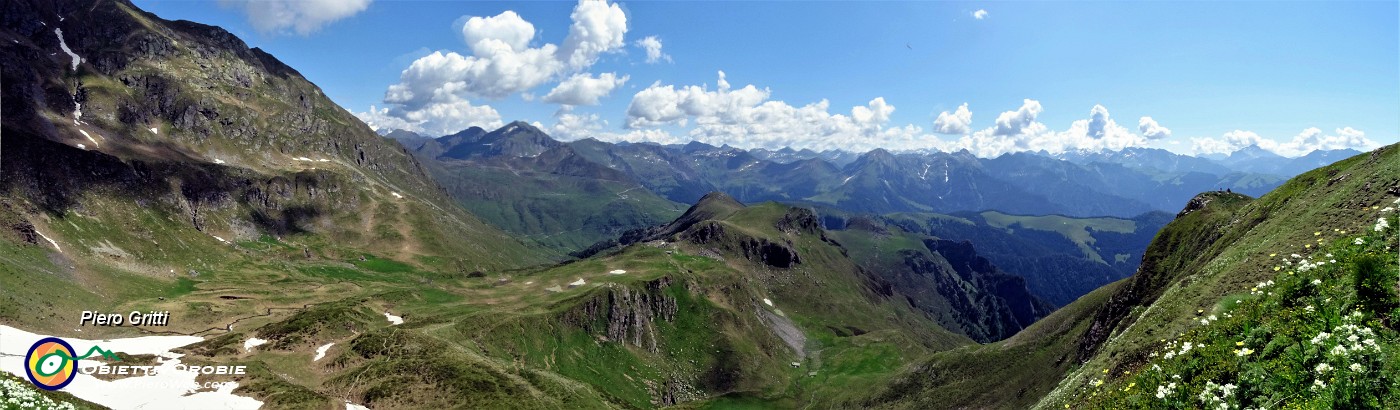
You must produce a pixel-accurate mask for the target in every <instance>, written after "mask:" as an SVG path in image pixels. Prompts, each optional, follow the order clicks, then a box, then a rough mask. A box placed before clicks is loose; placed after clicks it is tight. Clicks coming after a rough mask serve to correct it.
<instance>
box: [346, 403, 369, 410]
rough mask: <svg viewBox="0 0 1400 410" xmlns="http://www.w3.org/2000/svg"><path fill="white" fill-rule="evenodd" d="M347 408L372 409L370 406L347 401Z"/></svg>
mask: <svg viewBox="0 0 1400 410" xmlns="http://www.w3.org/2000/svg"><path fill="white" fill-rule="evenodd" d="M345 410H370V408H369V407H365V406H361V405H358V404H355V403H351V402H348V401H347V402H345Z"/></svg>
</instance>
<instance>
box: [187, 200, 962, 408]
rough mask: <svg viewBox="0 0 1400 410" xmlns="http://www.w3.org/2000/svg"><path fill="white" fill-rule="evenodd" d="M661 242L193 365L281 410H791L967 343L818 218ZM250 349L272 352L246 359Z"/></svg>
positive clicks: (733, 215) (318, 323)
mask: <svg viewBox="0 0 1400 410" xmlns="http://www.w3.org/2000/svg"><path fill="white" fill-rule="evenodd" d="M653 235H654V237H653V238H650V239H649V240H647V241H645V242H640V243H636V244H633V245H631V246H628V247H625V248H622V249H620V250H616V251H614V252H612V253H609V254H606V255H601V256H597V257H594V258H589V259H586V260H581V261H575V262H572V263H567V264H562V265H557V266H553V267H548V268H539V269H527V270H517V271H507V272H497V273H492V274H490V275H487V276H480V277H460V276H459V277H435V278H434V280H433V282H432V283H431V284H427V283H423V282H409V283H406V284H403V285H401V286H400V285H387V284H386V285H385V286H383V287H380V286H376V287H374V289H378V290H377V291H372V292H371V293H369V294H367V295H366V296H353V297H350V298H347V299H343V300H339V301H333V302H327V303H322V304H318V305H316V306H313V307H311V308H308V309H305V310H300V311H298V312H297V313H295V314H291V315H290V316H280V317H276V318H268V319H265V320H262V321H254V322H252V323H250V324H249V325H247V326H246V327H244V329H247V330H244V332H246V333H244V334H241V335H240V334H234V335H230V336H227V337H222V338H217V339H211V340H209V341H206V343H204V344H203V345H201V346H197V347H195V348H192V349H191V353H193V354H194V355H193V356H195V357H196V358H198V360H211V361H219V362H225V363H226V362H229V361H245V362H249V363H257V364H258V365H259V366H264V367H265V368H266V371H265V372H258V373H256V374H253V375H250V376H249V377H247V378H246V379H244V380H243V382H246V384H247V385H248V386H250V387H249V391H248V392H249V393H253V394H254V395H255V396H257V397H261V398H263V399H265V400H270V401H271V400H276V401H277V403H278V404H279V405H280V406H286V407H317V406H321V405H323V404H324V403H327V402H330V401H333V398H339V397H345V398H349V399H351V400H352V401H354V402H356V403H364V404H366V405H369V406H371V407H373V408H423V407H497V406H512V407H526V408H551V407H556V408H557V407H570V408H610V407H625V408H650V407H659V406H666V405H676V404H683V405H685V406H691V407H706V406H717V407H728V406H732V405H739V404H757V405H762V406H769V407H771V406H778V407H797V406H800V405H804V404H813V405H819V406H829V405H837V404H838V403H848V402H849V400H853V399H855V398H858V397H859V393H860V391H861V390H860V388H861V387H865V388H871V387H874V386H877V385H879V384H881V383H883V382H884V381H885V380H887V379H888V377H889V376H890V375H891V374H893V372H895V371H897V370H898V369H899V368H900V366H901V365H902V364H903V363H905V362H906V361H908V360H912V359H913V358H916V357H921V356H923V355H926V354H928V353H929V352H933V351H940V350H947V349H950V348H953V347H956V346H960V345H964V344H968V343H971V341H970V340H969V339H967V338H966V337H964V336H961V335H958V334H954V333H952V332H948V331H946V330H943V329H942V328H940V327H939V326H938V325H936V324H935V323H934V322H933V321H931V320H930V319H928V317H927V316H925V315H924V314H923V313H921V312H919V311H918V310H916V309H915V308H914V307H912V306H911V305H910V304H909V303H908V302H907V301H906V300H905V299H904V298H902V297H899V296H898V295H897V294H894V293H892V292H891V291H890V290H889V285H888V284H886V283H883V282H882V281H880V280H879V279H878V278H877V277H875V276H872V275H871V274H870V273H868V272H866V271H864V270H863V269H861V268H860V267H859V266H857V265H855V264H854V263H852V262H851V261H850V259H848V258H846V257H845V255H844V254H843V252H844V251H843V249H842V248H841V247H840V246H839V245H837V244H836V243H835V241H834V240H832V239H830V238H828V237H826V236H825V235H824V233H823V231H821V230H820V228H819V227H818V226H817V225H816V223H815V217H814V215H812V214H811V213H810V212H809V211H805V210H802V209H798V208H789V207H786V206H782V205H778V204H771V203H770V204H761V205H755V206H748V207H745V206H742V205H739V204H738V203H737V202H733V200H732V199H729V198H727V197H723V196H722V195H714V196H710V197H707V198H706V200H705V201H702V202H700V203H698V204H697V205H695V206H694V207H692V208H691V209H690V210H689V211H688V212H687V213H686V214H685V215H683V216H682V217H681V218H678V219H677V220H676V221H675V223H673V224H670V225H667V226H665V227H663V229H658V230H657V231H656V232H653ZM390 266H397V265H390ZM616 271H621V272H617V273H614V272H616ZM399 274H413V271H411V270H410V271H404V272H402V273H399ZM366 276H367V277H366V278H364V279H361V281H362V282H370V281H375V280H382V279H387V278H388V277H389V276H388V275H378V274H374V275H368V274H367V275H366ZM430 288H437V289H438V290H431V289H430ZM415 289H416V290H415ZM381 310H390V311H392V312H394V313H395V314H397V315H402V316H403V317H404V319H405V320H406V323H404V324H403V325H398V326H391V325H389V324H388V323H386V322H385V321H384V319H383V317H382V316H380V315H379V314H378V312H379V311H381ZM253 335H256V336H258V337H261V338H265V339H268V340H270V341H271V342H269V344H268V348H266V349H259V350H255V351H253V352H251V353H250V352H244V351H243V350H242V349H241V346H239V342H241V341H242V340H244V339H245V338H246V337H248V336H253ZM332 342H333V343H336V344H335V345H334V346H333V347H332V348H331V349H330V351H329V353H328V355H327V357H326V358H325V359H322V360H321V361H319V362H310V363H311V364H310V365H309V366H308V360H310V353H309V351H310V350H311V349H312V348H314V347H315V346H320V345H323V344H325V343H332ZM793 363H796V365H794V364H793ZM464 397H465V398H464ZM464 400H467V401H464Z"/></svg>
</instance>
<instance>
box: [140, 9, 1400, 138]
mask: <svg viewBox="0 0 1400 410" xmlns="http://www.w3.org/2000/svg"><path fill="white" fill-rule="evenodd" d="M135 3H136V4H137V5H138V6H139V7H141V8H143V9H146V10H148V11H151V12H153V13H156V14H157V15H159V16H161V17H163V18H166V19H184V20H192V21H196V22H200V23H205V24H212V25H217V26H221V27H224V28H225V29H227V30H229V31H230V32H232V33H234V34H235V35H238V36H239V37H240V38H242V39H244V41H246V42H247V43H248V44H249V45H250V46H253V47H261V48H263V49H264V50H266V51H268V52H270V53H272V54H273V55H274V56H277V57H278V58H279V59H281V60H283V61H284V62H286V63H288V64H289V65H291V66H292V67H294V68H296V69H297V70H298V71H300V72H301V73H302V74H303V75H304V76H306V77H307V78H308V79H309V80H311V81H312V82H314V83H316V84H317V85H319V86H320V87H321V88H322V89H323V90H324V91H325V92H326V94H327V95H328V96H329V97H331V99H333V100H334V101H335V102H336V103H338V104H340V105H341V106H343V107H345V108H346V109H347V110H349V111H351V112H353V113H355V114H356V115H357V116H359V117H360V118H361V119H362V120H364V121H365V122H366V123H368V124H370V126H371V127H375V128H385V129H389V128H402V129H408V130H411V131H415V132H419V133H421V134H424V135H428V136H440V135H445V134H450V133H453V132H456V131H459V130H461V129H464V128H467V127H469V126H481V127H484V128H488V129H490V128H495V127H499V126H501V125H503V124H505V123H509V122H511V121H515V120H521V121H526V122H530V123H533V124H536V126H538V127H540V128H541V129H543V130H545V131H546V132H548V133H549V134H550V135H551V136H554V137H555V138H558V139H561V140H574V139H580V138H589V137H592V138H598V139H600V140H606V141H633V142H638V141H652V142H658V143H683V142H688V141H692V140H698V141H702V142H706V143H710V144H714V145H722V144H729V145H732V146H736V147H741V148H755V147H766V148H780V147H784V146H790V147H794V148H811V149H815V150H824V149H844V150H849V151H865V150H869V149H873V148H886V149H891V150H927V149H933V150H943V151H955V150H960V149H968V150H970V151H972V152H973V153H975V154H977V155H979V156H987V157H990V156H996V155H999V154H1002V153H1006V152H1015V151H1027V150H1032V151H1039V150H1045V151H1049V152H1064V151H1068V150H1081V149H1083V150H1100V149H1109V150H1120V149H1123V148H1127V147H1154V148H1164V149H1168V150H1171V151H1173V152H1178V153H1183V154H1192V155H1205V154H1220V153H1227V152H1231V151H1233V150H1236V149H1239V148H1243V147H1246V146H1249V145H1259V146H1261V147H1263V148H1265V149H1268V150H1271V151H1274V152H1276V153H1279V154H1281V155H1285V156H1298V155H1303V154H1306V153H1307V152H1310V151H1312V150H1315V149H1340V148H1355V149H1358V150H1368V149H1373V148H1376V147H1378V146H1380V145H1383V144H1391V143H1395V142H1397V141H1400V115H1397V113H1400V27H1398V26H1400V23H1398V22H1400V3H1397V2H1394V1H1375V2H1304V1H1290V2H1263V1H1259V2H1244V1H1237V2H1194V1H1193V2H1165V1H1163V2H1093V1H1074V2H1069V1H1051V2H953V1H949V2H880V1H872V2H840V1H828V2H803V3H797V2H737V1H736V2H708V1H703V2H702V1H694V2H686V1H679V2H651V1H647V2H639V1H634V2H603V1H580V2H577V3H573V2H549V1H538V2H470V3H464V2H448V1H393V0H220V1H217V2H191V1H170V0H136V1H135Z"/></svg>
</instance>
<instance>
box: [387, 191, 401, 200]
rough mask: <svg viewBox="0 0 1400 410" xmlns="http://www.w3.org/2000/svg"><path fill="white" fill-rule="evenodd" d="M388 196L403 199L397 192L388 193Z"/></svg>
mask: <svg viewBox="0 0 1400 410" xmlns="http://www.w3.org/2000/svg"><path fill="white" fill-rule="evenodd" d="M389 194H391V195H393V196H394V198H398V199H403V195H399V193H398V192H390V193H389Z"/></svg>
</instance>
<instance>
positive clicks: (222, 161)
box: [214, 158, 224, 164]
mask: <svg viewBox="0 0 1400 410" xmlns="http://www.w3.org/2000/svg"><path fill="white" fill-rule="evenodd" d="M214 163H215V164H222V163H224V160H222V159H218V158H214Z"/></svg>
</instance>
